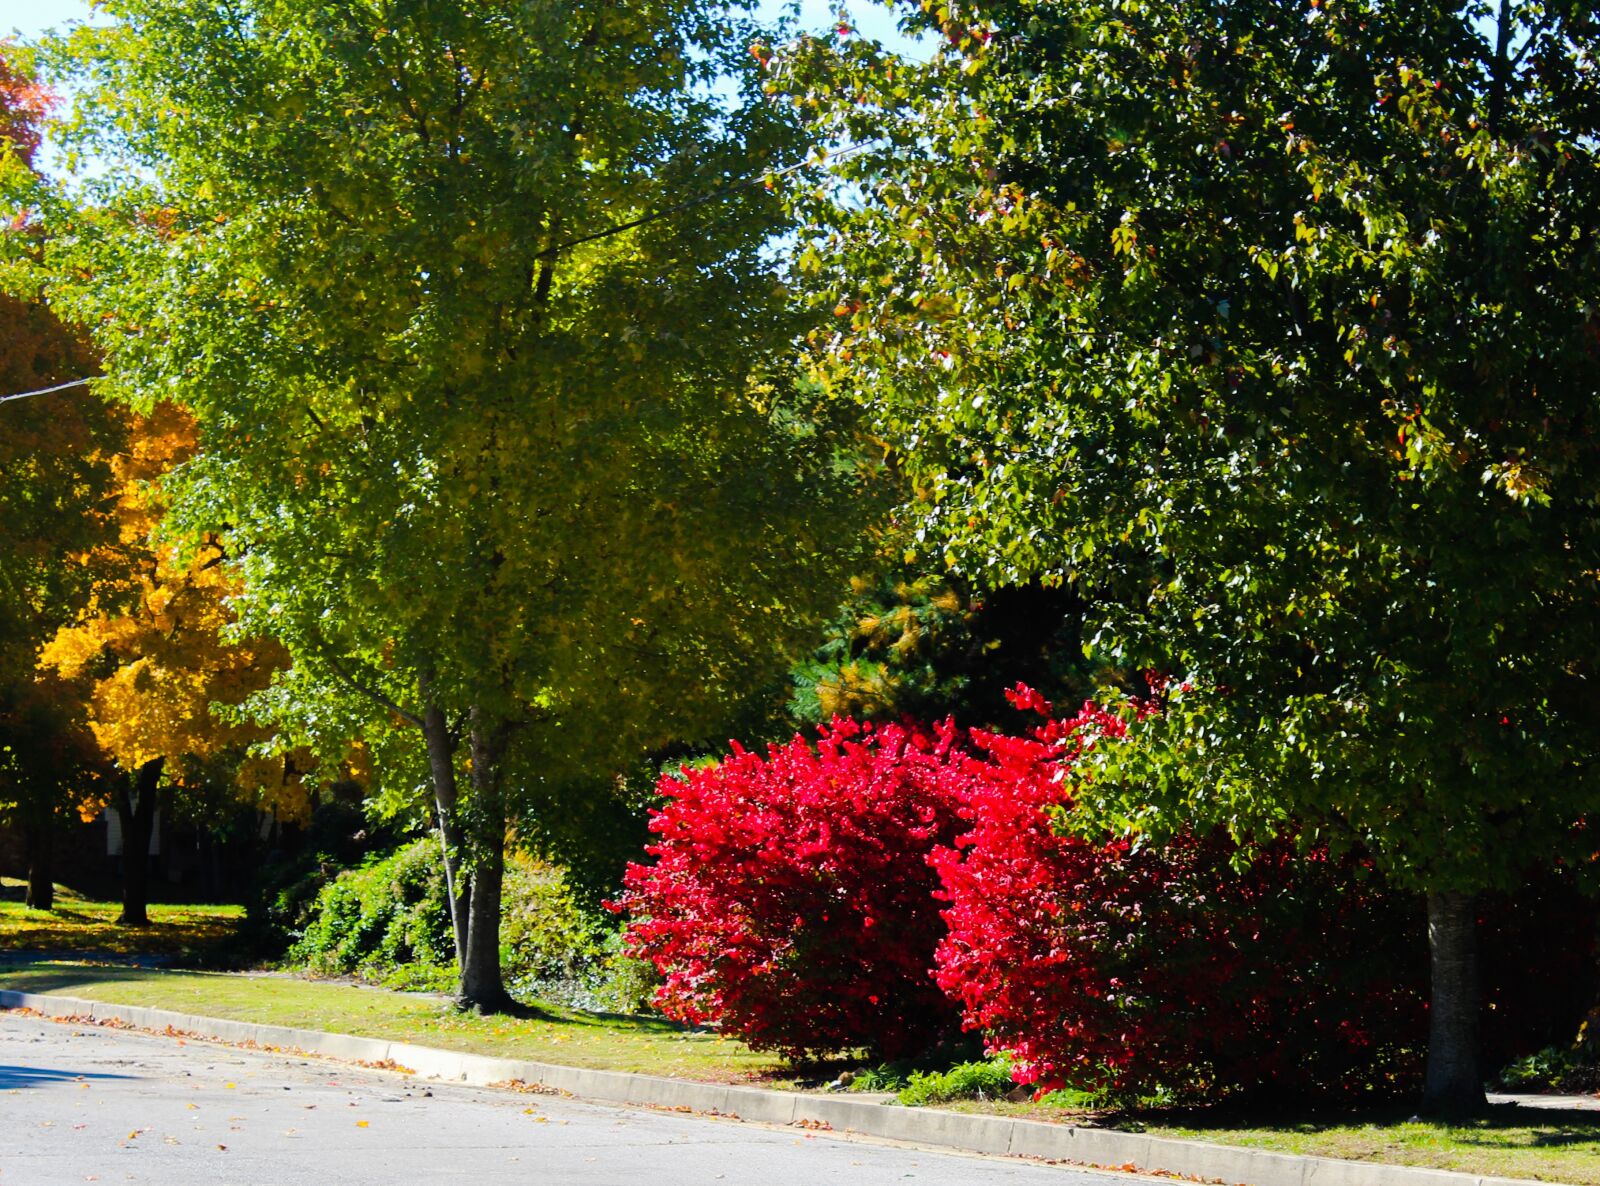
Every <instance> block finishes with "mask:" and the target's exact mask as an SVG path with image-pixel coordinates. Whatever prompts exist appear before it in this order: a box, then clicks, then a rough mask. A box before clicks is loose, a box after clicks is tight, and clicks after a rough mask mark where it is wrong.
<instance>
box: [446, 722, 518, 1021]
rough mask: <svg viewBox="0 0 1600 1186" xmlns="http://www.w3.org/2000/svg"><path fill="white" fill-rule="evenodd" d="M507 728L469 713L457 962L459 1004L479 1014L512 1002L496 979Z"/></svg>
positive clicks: (503, 837)
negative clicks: (461, 955) (468, 859)
mask: <svg viewBox="0 0 1600 1186" xmlns="http://www.w3.org/2000/svg"><path fill="white" fill-rule="evenodd" d="M508 735H509V730H508V729H507V728H506V726H505V725H504V724H499V725H492V726H491V725H486V724H484V723H483V722H482V721H481V720H480V714H479V713H478V711H477V710H476V709H474V710H473V714H472V730H471V741H472V789H473V803H472V810H471V813H470V816H471V825H470V827H471V836H470V840H471V853H472V892H471V895H470V901H469V908H468V913H467V943H466V958H465V959H463V960H462V961H461V981H460V993H459V994H458V1000H459V1003H460V1004H461V1005H462V1006H463V1007H465V1008H472V1009H477V1010H479V1011H481V1012H484V1013H499V1012H503V1011H505V1010H506V1009H507V1008H509V1007H510V1006H511V1004H512V1000H511V996H510V994H509V993H507V992H506V989H505V983H504V982H503V981H502V980H501V978H500V886H501V883H502V881H503V880H504V877H505V859H506V852H505V849H506V808H505V798H504V788H503V786H502V785H501V776H502V766H501V762H502V759H503V758H504V756H505V746H506V739H507V737H508Z"/></svg>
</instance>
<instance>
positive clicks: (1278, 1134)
mask: <svg viewBox="0 0 1600 1186" xmlns="http://www.w3.org/2000/svg"><path fill="white" fill-rule="evenodd" d="M1148 1131H1149V1132H1150V1134H1151V1135H1152V1136H1162V1137H1183V1138H1188V1139H1191V1140H1202V1141H1216V1142H1218V1143H1220V1144H1226V1145H1248V1146H1250V1147H1252V1148H1256V1149H1271V1150H1273V1151H1274V1152H1277V1153H1307V1154H1312V1155H1314V1156H1317V1157H1344V1158H1349V1159H1351V1160H1355V1161H1382V1162H1388V1163H1390V1164H1392V1165H1416V1166H1425V1167H1427V1168H1428V1169H1439V1170H1457V1171H1460V1172H1462V1173H1469V1174H1487V1175H1493V1176H1496V1177H1503V1178H1536V1179H1538V1180H1540V1181H1544V1182H1565V1183H1569V1184H1570V1186H1600V1112H1569V1111H1562V1112H1552V1111H1548V1110H1545V1109H1536V1108H1519V1107H1516V1106H1515V1105H1510V1104H1507V1105H1502V1106H1499V1107H1496V1108H1494V1109H1493V1110H1492V1112H1491V1113H1490V1115H1488V1116H1487V1117H1484V1118H1483V1119H1480V1120H1476V1121H1473V1122H1471V1123H1467V1124H1461V1125H1444V1124H1433V1123H1424V1122H1422V1121H1419V1120H1410V1119H1408V1118H1407V1117H1406V1116H1405V1115H1404V1114H1394V1115H1389V1116H1376V1117H1373V1118H1371V1119H1369V1120H1364V1121H1363V1120H1348V1119H1345V1120H1325V1121H1306V1122H1302V1123H1289V1124H1275V1125H1260V1126H1258V1125H1252V1124H1249V1123H1226V1124H1220V1125H1219V1124H1204V1123H1202V1124H1200V1125H1199V1126H1197V1127H1187V1126H1175V1127H1170V1128H1169V1127H1164V1126H1159V1125H1154V1124H1153V1125H1151V1126H1150V1128H1149V1130H1148Z"/></svg>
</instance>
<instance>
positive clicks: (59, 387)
mask: <svg viewBox="0 0 1600 1186" xmlns="http://www.w3.org/2000/svg"><path fill="white" fill-rule="evenodd" d="M103 377H104V376H102V375H90V376H89V377H88V378H87V379H74V380H72V382H70V383H57V384H56V385H55V386H54V387H41V388H39V390H37V391H19V392H17V394H16V395H0V404H9V403H10V402H11V401H12V400H14V399H32V398H33V397H34V396H36V395H50V394H51V393H52V392H56V391H66V390H67V389H68V388H70V387H82V386H84V385H85V384H86V383H92V382H94V381H95V380H96V379H100V378H103Z"/></svg>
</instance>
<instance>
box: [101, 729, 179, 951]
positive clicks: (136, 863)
mask: <svg viewBox="0 0 1600 1186" xmlns="http://www.w3.org/2000/svg"><path fill="white" fill-rule="evenodd" d="M165 765H166V759H165V758H152V759H151V760H150V761H148V762H146V763H145V764H144V765H143V766H140V767H139V769H138V770H137V771H135V772H134V775H133V778H132V780H131V781H132V784H133V785H132V788H131V793H130V788H129V786H128V785H127V783H124V784H123V787H122V789H121V791H119V792H118V794H117V798H116V800H115V802H114V803H113V804H112V806H114V807H115V808H116V812H117V815H118V816H119V817H120V818H121V820H122V914H121V915H119V916H118V918H117V922H118V923H119V924H120V925H122V926H125V927H144V926H149V925H150V916H149V913H148V911H147V910H146V906H147V905H148V903H149V901H150V893H149V879H150V831H151V827H152V826H153V825H154V823H155V819H156V798H157V795H158V794H159V793H160V790H161V770H162V767H164V766H165Z"/></svg>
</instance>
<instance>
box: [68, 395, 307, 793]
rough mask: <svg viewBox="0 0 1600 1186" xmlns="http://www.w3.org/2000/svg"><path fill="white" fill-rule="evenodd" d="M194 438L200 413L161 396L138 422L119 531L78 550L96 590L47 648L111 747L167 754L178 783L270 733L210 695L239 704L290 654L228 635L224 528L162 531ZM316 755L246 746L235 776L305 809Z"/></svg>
mask: <svg viewBox="0 0 1600 1186" xmlns="http://www.w3.org/2000/svg"><path fill="white" fill-rule="evenodd" d="M194 448H195V428H194V423H193V421H192V420H191V419H190V417H189V416H188V415H187V413H185V412H183V411H182V410H181V409H179V408H176V407H173V406H171V405H165V404H164V405H160V406H158V407H157V408H156V409H155V410H154V411H153V412H152V413H151V414H150V415H149V416H148V417H145V418H142V419H140V420H137V421H136V422H135V424H134V426H133V430H132V433H131V436H130V440H129V447H128V451H127V452H126V453H125V454H123V455H119V456H118V457H116V458H114V459H113V461H112V469H113V473H114V475H115V488H116V490H117V503H116V509H115V517H116V521H117V525H118V533H117V534H118V538H117V542H116V543H115V544H112V545H106V546H102V547H100V548H96V549H94V550H92V551H90V552H87V553H85V554H83V555H81V556H78V557H75V558H74V559H75V561H76V562H77V563H81V564H83V565H85V566H87V567H89V568H90V570H91V571H92V573H93V574H94V581H93V595H92V597H91V599H90V601H89V604H88V605H87V607H86V608H85V609H84V611H83V612H82V614H80V615H79V617H78V620H77V621H76V622H74V623H73V624H71V625H69V626H65V627H63V628H62V629H61V630H59V631H58V632H57V633H56V635H55V637H54V638H52V639H51V640H50V642H49V643H47V644H46V645H45V646H44V648H43V649H42V650H41V652H40V654H39V666H40V667H41V668H43V669H47V670H53V671H55V672H57V673H58V674H59V675H61V676H63V677H65V678H68V679H76V680H82V681H83V682H84V684H85V685H86V686H87V688H88V689H89V691H88V700H89V703H88V719H89V727H90V729H91V730H92V731H93V733H94V736H95V739H96V740H97V741H98V742H99V744H100V747H101V748H102V749H103V750H104V751H105V752H106V754H107V755H108V756H110V757H111V758H112V759H113V760H114V761H116V763H117V764H118V765H120V766H121V767H123V768H124V769H126V770H136V769H138V768H139V767H140V766H141V765H143V764H144V763H146V762H148V761H152V760H153V759H156V758H165V759H166V768H165V769H166V773H167V776H168V777H169V778H171V779H173V780H175V781H177V782H180V783H181V782H183V781H184V780H185V779H194V778H199V777H200V775H201V769H202V767H203V766H204V765H205V764H206V763H207V762H209V761H211V760H212V759H214V758H216V757H218V756H220V755H223V754H230V755H232V754H234V753H237V754H240V755H243V754H244V751H245V750H246V748H247V747H249V746H250V745H252V744H253V743H255V742H259V741H262V740H265V739H266V737H267V736H268V735H269V734H268V731H267V730H264V729H262V728H259V727H256V726H251V725H242V724H235V723H230V722H227V721H224V720H222V719H220V718H219V717H218V716H217V715H216V714H215V713H213V712H212V710H211V706H212V705H214V704H218V705H237V704H239V703H241V702H242V701H243V700H244V699H245V697H247V696H249V695H250V694H251V693H252V692H256V691H259V690H260V689H261V688H264V687H265V686H266V685H267V683H268V682H269V680H270V679H271V677H272V673H273V671H274V670H275V669H277V668H278V667H280V666H282V665H283V663H284V662H285V661H286V657H285V655H284V653H283V651H282V649H281V648H280V647H278V646H277V645H276V644H274V643H272V642H270V641H265V640H252V641H248V642H227V641H224V638H223V634H224V632H225V630H226V628H227V627H228V626H229V625H230V624H231V623H232V620H233V615H232V612H231V611H230V609H229V607H228V598H229V597H230V596H231V595H232V594H233V593H234V592H235V591H236V586H235V584H234V581H233V579H232V577H231V576H230V575H229V573H228V569H227V566H226V564H225V563H224V562H225V561H226V559H227V553H226V545H225V544H224V542H223V541H222V540H221V539H220V538H218V537H215V536H211V537H208V538H206V539H205V540H203V541H201V542H200V545H199V546H198V547H197V548H193V549H192V554H191V550H190V549H182V548H179V547H177V546H174V545H172V544H169V543H162V542H158V540H157V537H156V528H157V527H158V525H159V523H160V519H161V515H162V513H163V510H164V504H163V501H162V496H161V487H160V481H159V479H160V478H161V475H162V474H164V473H166V472H167V471H168V470H169V469H171V468H172V467H173V466H174V465H177V464H179V463H180V462H182V461H183V460H184V459H185V458H186V457H188V456H189V455H190V454H191V453H192V452H193V451H194ZM309 765H310V763H309V762H308V761H305V760H304V759H302V761H301V762H299V763H297V762H296V761H294V760H293V758H292V757H291V758H289V759H284V758H272V759H266V758H260V757H254V756H241V760H240V761H239V762H238V764H237V768H236V781H237V783H238V785H239V788H240V790H241V791H242V792H243V793H244V794H245V795H246V797H247V798H248V800H249V801H251V802H252V803H254V804H256V805H258V806H260V807H261V808H263V809H268V810H274V811H276V813H277V814H278V816H279V818H287V819H294V818H299V817H302V816H303V815H304V814H305V813H306V812H307V810H308V798H309V796H308V791H307V788H306V787H305V785H304V779H303V776H302V774H303V770H304V769H305V768H307V767H308V766H309Z"/></svg>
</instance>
